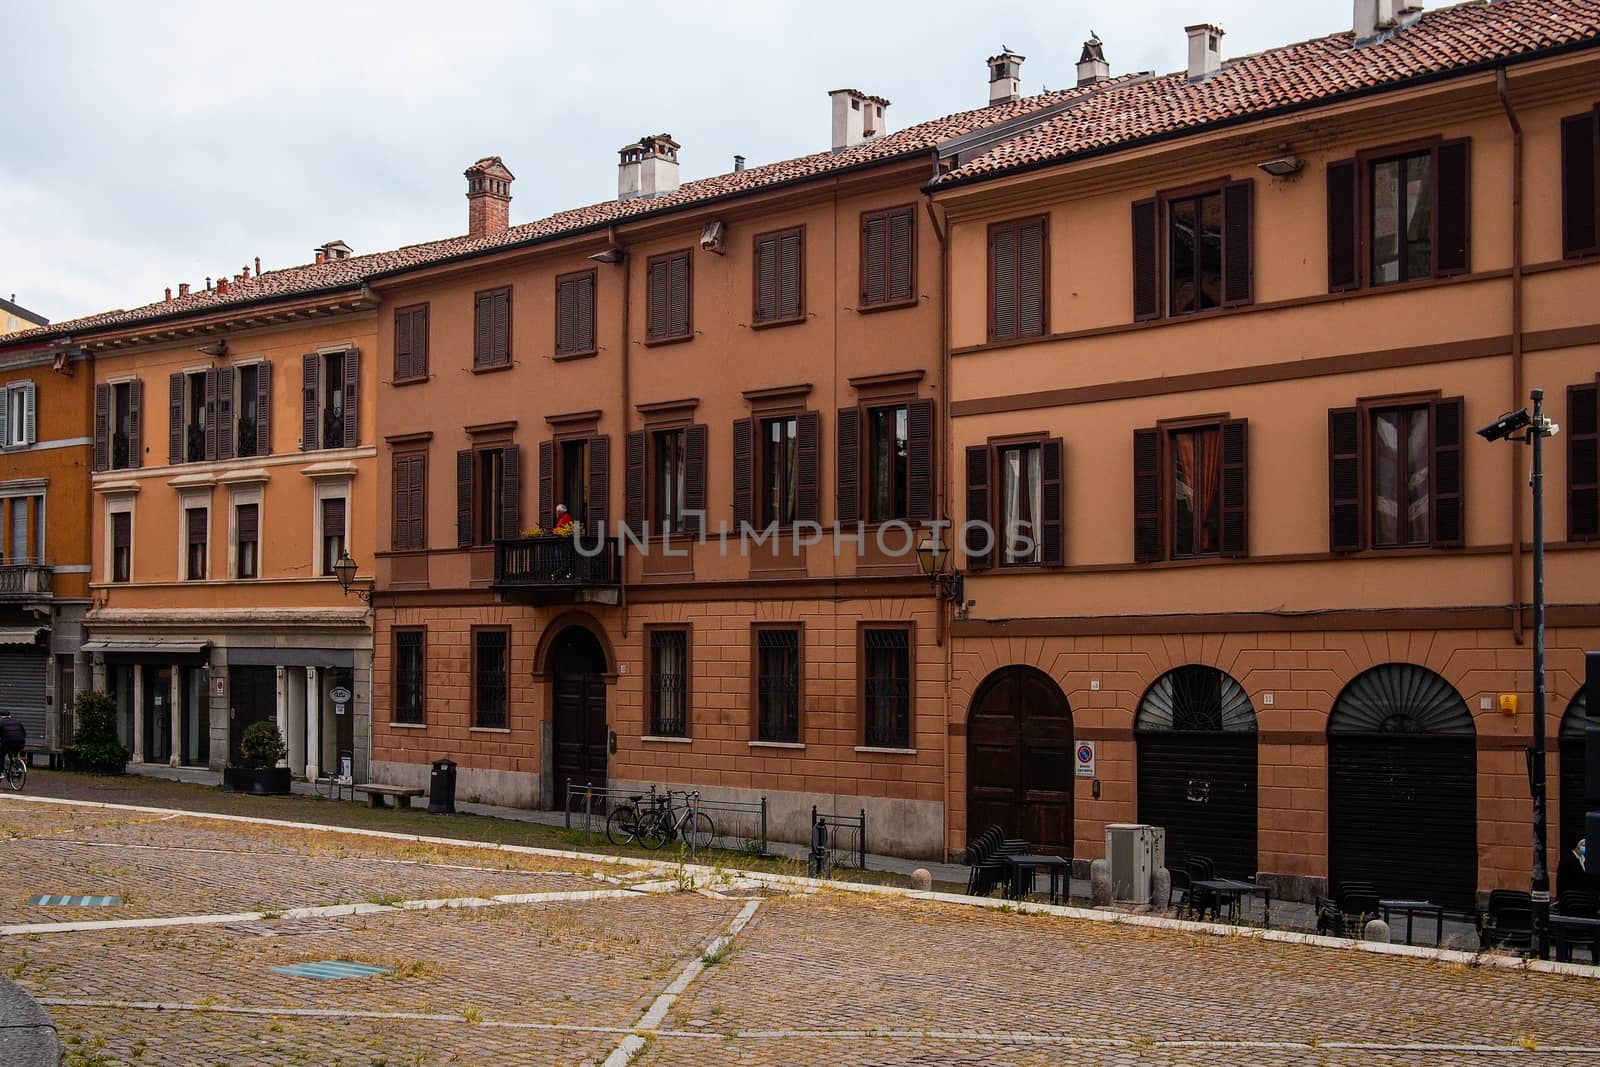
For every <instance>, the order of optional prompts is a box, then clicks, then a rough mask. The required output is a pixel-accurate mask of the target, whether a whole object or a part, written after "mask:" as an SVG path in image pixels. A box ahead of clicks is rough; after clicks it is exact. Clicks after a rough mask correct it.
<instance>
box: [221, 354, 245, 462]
mask: <svg viewBox="0 0 1600 1067" xmlns="http://www.w3.org/2000/svg"><path fill="white" fill-rule="evenodd" d="M236 377H237V375H235V374H234V371H233V368H232V367H221V368H219V369H218V370H217V406H216V419H217V449H216V458H218V459H232V458H233V443H234V441H236V440H238V436H239V427H238V426H236V425H234V421H233V390H234V381H235V379H236Z"/></svg>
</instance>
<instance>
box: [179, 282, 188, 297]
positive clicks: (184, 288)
mask: <svg viewBox="0 0 1600 1067" xmlns="http://www.w3.org/2000/svg"><path fill="white" fill-rule="evenodd" d="M178 295H179V296H188V295H189V283H188V282H179V283H178Z"/></svg>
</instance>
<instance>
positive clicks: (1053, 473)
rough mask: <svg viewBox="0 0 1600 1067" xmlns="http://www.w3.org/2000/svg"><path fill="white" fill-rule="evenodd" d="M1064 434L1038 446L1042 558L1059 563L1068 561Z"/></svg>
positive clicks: (1054, 564) (1048, 564) (1046, 563)
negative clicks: (1064, 518) (1063, 517)
mask: <svg viewBox="0 0 1600 1067" xmlns="http://www.w3.org/2000/svg"><path fill="white" fill-rule="evenodd" d="M1064 451H1065V446H1064V445H1063V444H1062V441H1061V438H1059V437H1052V438H1050V439H1049V440H1048V441H1045V442H1044V443H1043V444H1041V445H1040V446H1039V512H1040V514H1039V534H1038V536H1039V562H1040V563H1042V564H1043V565H1044V566H1046V567H1059V566H1061V564H1062V563H1063V562H1064V561H1065V559H1066V556H1065V552H1066V546H1065V545H1064V544H1063V543H1062V542H1063V536H1062V535H1063V534H1064V533H1065V524H1064V523H1063V522H1062V512H1063V509H1064V506H1065V503H1066V500H1065V498H1066V486H1065V480H1066V470H1065V461H1066V457H1065V455H1064V454H1063V453H1064Z"/></svg>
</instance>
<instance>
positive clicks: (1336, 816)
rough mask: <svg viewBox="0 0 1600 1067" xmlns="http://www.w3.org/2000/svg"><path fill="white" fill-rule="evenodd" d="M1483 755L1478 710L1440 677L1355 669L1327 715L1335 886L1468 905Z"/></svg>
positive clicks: (1394, 667) (1388, 667)
mask: <svg viewBox="0 0 1600 1067" xmlns="http://www.w3.org/2000/svg"><path fill="white" fill-rule="evenodd" d="M1477 841H1478V754H1477V744H1476V730H1475V729H1474V728H1473V724H1472V713H1471V712H1470V711H1469V710H1468V709H1467V703H1466V701H1464V700H1462V699H1461V694H1460V693H1457V692H1456V690H1455V688H1454V687H1453V686H1452V685H1451V684H1450V683H1449V682H1447V681H1445V680H1444V679H1443V678H1441V677H1439V675H1437V674H1435V673H1434V672H1433V671H1430V670H1428V669H1427V668H1426V667H1418V666H1416V665H1415V664H1411V663H1386V664H1383V665H1382V666H1379V667H1373V668H1372V669H1371V670H1368V671H1364V672H1363V673H1361V674H1359V675H1357V676H1356V677H1355V679H1354V680H1353V681H1351V683H1350V684H1349V685H1347V686H1345V688H1344V691H1343V692H1342V693H1340V694H1339V698H1338V699H1337V700H1335V701H1334V704H1333V713H1332V714H1331V715H1330V716H1329V717H1328V866H1329V872H1328V873H1329V879H1330V881H1331V882H1332V885H1333V888H1334V890H1335V891H1337V889H1338V887H1339V886H1340V885H1342V884H1343V883H1344V882H1345V881H1346V880H1350V881H1364V882H1371V883H1373V884H1374V885H1376V886H1377V888H1378V892H1379V893H1381V894H1382V895H1383V896H1385V897H1411V898H1418V899H1423V900H1431V901H1433V902H1435V903H1437V904H1442V905H1444V906H1445V907H1447V908H1450V909H1452V910H1458V911H1470V910H1471V909H1472V908H1473V907H1474V906H1475V904H1476V899H1475V898H1476V896H1477V887H1478V846H1477Z"/></svg>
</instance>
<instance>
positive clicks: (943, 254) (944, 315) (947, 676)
mask: <svg viewBox="0 0 1600 1067" xmlns="http://www.w3.org/2000/svg"><path fill="white" fill-rule="evenodd" d="M934 169H935V170H936V171H937V169H938V162H937V159H936V161H935V163H934ZM923 197H924V199H923V201H922V203H923V206H924V207H926V208H927V209H928V223H929V225H930V227H931V228H932V229H933V235H934V236H935V237H937V238H938V239H939V380H938V383H937V385H938V389H939V398H938V400H937V403H938V405H939V433H938V435H937V439H936V441H935V445H936V447H937V448H939V449H940V450H941V451H943V453H944V462H942V463H939V464H938V467H937V468H936V469H938V470H939V471H941V472H942V473H941V476H940V477H939V478H938V479H937V481H936V483H935V485H934V498H933V500H934V504H933V515H934V518H935V519H936V520H937V519H942V518H944V517H945V506H946V503H947V501H948V499H949V493H948V492H947V486H948V484H949V479H950V455H951V453H950V241H949V239H948V234H946V232H945V231H944V230H943V229H941V228H940V226H939V216H938V214H937V213H936V212H935V211H934V210H933V196H932V194H930V193H924V194H923ZM956 565H959V561H957V563H953V564H952V566H956ZM933 610H934V615H935V617H936V618H937V620H938V621H937V623H936V624H935V626H936V630H935V633H936V635H937V639H938V642H939V644H940V646H941V647H943V649H944V721H945V731H944V787H943V788H944V828H943V829H944V835H943V836H944V842H945V849H944V853H945V859H949V858H950V855H951V853H952V850H951V848H950V847H949V846H950V807H951V797H950V721H951V719H950V716H951V713H952V711H953V710H954V704H955V701H954V700H953V699H952V698H951V695H950V689H951V683H952V682H953V681H954V680H955V679H954V663H953V656H954V642H953V641H946V640H945V621H944V612H945V606H944V601H942V600H940V599H939V598H938V597H937V596H935V598H934V602H933ZM957 610H959V605H958V606H957Z"/></svg>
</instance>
